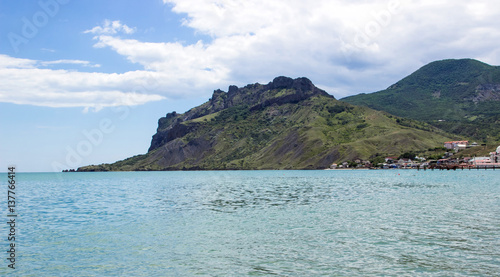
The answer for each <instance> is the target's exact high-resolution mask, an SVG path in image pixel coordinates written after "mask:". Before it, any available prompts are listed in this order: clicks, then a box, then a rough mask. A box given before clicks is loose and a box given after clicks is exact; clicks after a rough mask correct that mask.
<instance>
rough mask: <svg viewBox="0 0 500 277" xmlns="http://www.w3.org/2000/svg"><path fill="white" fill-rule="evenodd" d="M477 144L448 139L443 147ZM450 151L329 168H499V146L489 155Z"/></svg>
mask: <svg viewBox="0 0 500 277" xmlns="http://www.w3.org/2000/svg"><path fill="white" fill-rule="evenodd" d="M474 146H477V143H472V144H469V142H468V141H448V142H445V143H444V147H445V148H446V149H449V150H452V149H453V150H455V151H458V150H460V149H465V148H469V147H474ZM451 156H453V154H452V153H449V152H447V155H445V157H443V158H442V159H439V160H437V161H436V160H426V159H425V158H424V157H418V156H416V157H415V158H414V159H413V160H411V159H408V158H399V157H386V158H385V162H384V163H382V164H378V165H373V164H372V163H371V162H370V161H365V160H359V159H358V160H355V161H354V162H343V163H342V164H336V163H334V164H332V165H331V166H330V168H331V169H343V168H374V167H378V168H384V169H390V168H399V169H411V168H413V169H426V168H447V169H450V168H452V169H456V168H462V169H463V168H500V146H498V148H497V149H496V151H494V152H491V153H490V156H489V157H466V158H461V159H452V158H449V157H451Z"/></svg>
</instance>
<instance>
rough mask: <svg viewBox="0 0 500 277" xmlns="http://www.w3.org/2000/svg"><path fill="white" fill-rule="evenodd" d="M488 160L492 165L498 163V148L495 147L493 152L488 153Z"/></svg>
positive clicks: (499, 161)
mask: <svg viewBox="0 0 500 277" xmlns="http://www.w3.org/2000/svg"><path fill="white" fill-rule="evenodd" d="M490 160H491V162H492V163H500V146H498V147H497V150H496V151H495V152H491V153H490Z"/></svg>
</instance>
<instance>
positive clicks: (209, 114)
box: [79, 77, 453, 171]
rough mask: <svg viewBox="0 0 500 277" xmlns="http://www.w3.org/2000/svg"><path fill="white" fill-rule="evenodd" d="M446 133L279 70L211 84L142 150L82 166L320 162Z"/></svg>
mask: <svg viewBox="0 0 500 277" xmlns="http://www.w3.org/2000/svg"><path fill="white" fill-rule="evenodd" d="M280 78H281V79H280ZM450 139H453V137H452V136H450V135H448V134H446V133H445V132H443V131H440V130H439V129H437V128H435V127H433V126H431V125H429V124H426V123H421V122H418V121H415V120H412V119H405V118H400V117H395V116H392V115H389V114H387V113H386V112H382V111H376V110H372V109H370V108H367V107H361V106H353V105H351V104H348V103H344V102H340V101H338V100H335V99H334V98H333V97H331V96H330V95H328V94H327V93H325V92H324V91H321V90H319V89H317V88H316V87H314V86H313V85H312V83H310V81H309V80H307V79H305V78H300V79H295V80H292V79H289V78H285V77H279V78H277V79H275V80H274V81H273V82H272V83H270V84H268V85H260V84H254V85H248V86H246V87H244V88H239V89H237V91H235V90H232V91H231V90H230V92H229V93H224V92H222V91H215V92H214V95H213V97H212V98H211V99H210V100H209V101H208V102H206V103H204V104H202V105H200V106H198V107H195V108H193V109H191V110H189V111H188V112H186V113H185V114H176V113H170V114H168V115H167V116H166V117H164V118H161V119H160V120H159V125H158V132H157V134H155V136H153V140H152V143H151V148H150V151H149V152H148V153H147V154H144V155H138V156H135V157H132V158H129V159H125V160H123V161H119V162H116V163H114V164H105V165H99V166H88V167H83V168H80V169H79V170H80V171H92V170H183V169H189V170H199V169H203V170H221V169H222V170H223V169H322V168H327V167H329V166H330V164H332V163H334V162H341V161H347V160H349V161H354V160H356V159H363V160H367V159H372V160H374V161H378V160H380V158H383V157H381V154H378V153H384V154H386V155H394V156H398V155H402V154H404V153H406V152H408V153H410V152H412V151H427V149H429V148H431V149H434V148H436V147H441V146H442V143H443V142H444V141H446V140H450Z"/></svg>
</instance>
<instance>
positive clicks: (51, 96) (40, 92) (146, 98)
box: [0, 55, 164, 109]
mask: <svg viewBox="0 0 500 277" xmlns="http://www.w3.org/2000/svg"><path fill="white" fill-rule="evenodd" d="M37 64H38V61H33V60H27V59H17V58H12V57H9V56H6V55H0V79H1V80H2V82H0V102H9V103H15V104H28V105H37V106H48V107H91V108H94V109H100V108H102V107H109V106H123V105H131V106H132V105H141V104H144V103H147V102H150V101H158V100H162V99H164V97H163V96H160V95H159V94H156V93H155V92H156V91H155V89H156V88H157V86H156V85H155V83H154V80H155V79H156V78H159V77H161V76H157V75H154V74H153V73H150V72H146V71H133V72H127V73H124V74H107V73H96V72H90V73H88V72H78V71H67V70H51V69H41V68H38V67H36V65H37ZM152 84H153V85H152Z"/></svg>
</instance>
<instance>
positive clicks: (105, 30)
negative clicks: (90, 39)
mask: <svg viewBox="0 0 500 277" xmlns="http://www.w3.org/2000/svg"><path fill="white" fill-rule="evenodd" d="M118 32H122V33H125V34H133V33H134V32H135V28H130V27H129V26H127V25H125V24H122V23H121V22H120V21H119V20H115V21H111V20H108V19H106V20H105V21H104V25H103V26H96V27H94V28H92V29H90V30H86V31H84V33H91V34H96V35H114V34H117V33H118Z"/></svg>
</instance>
